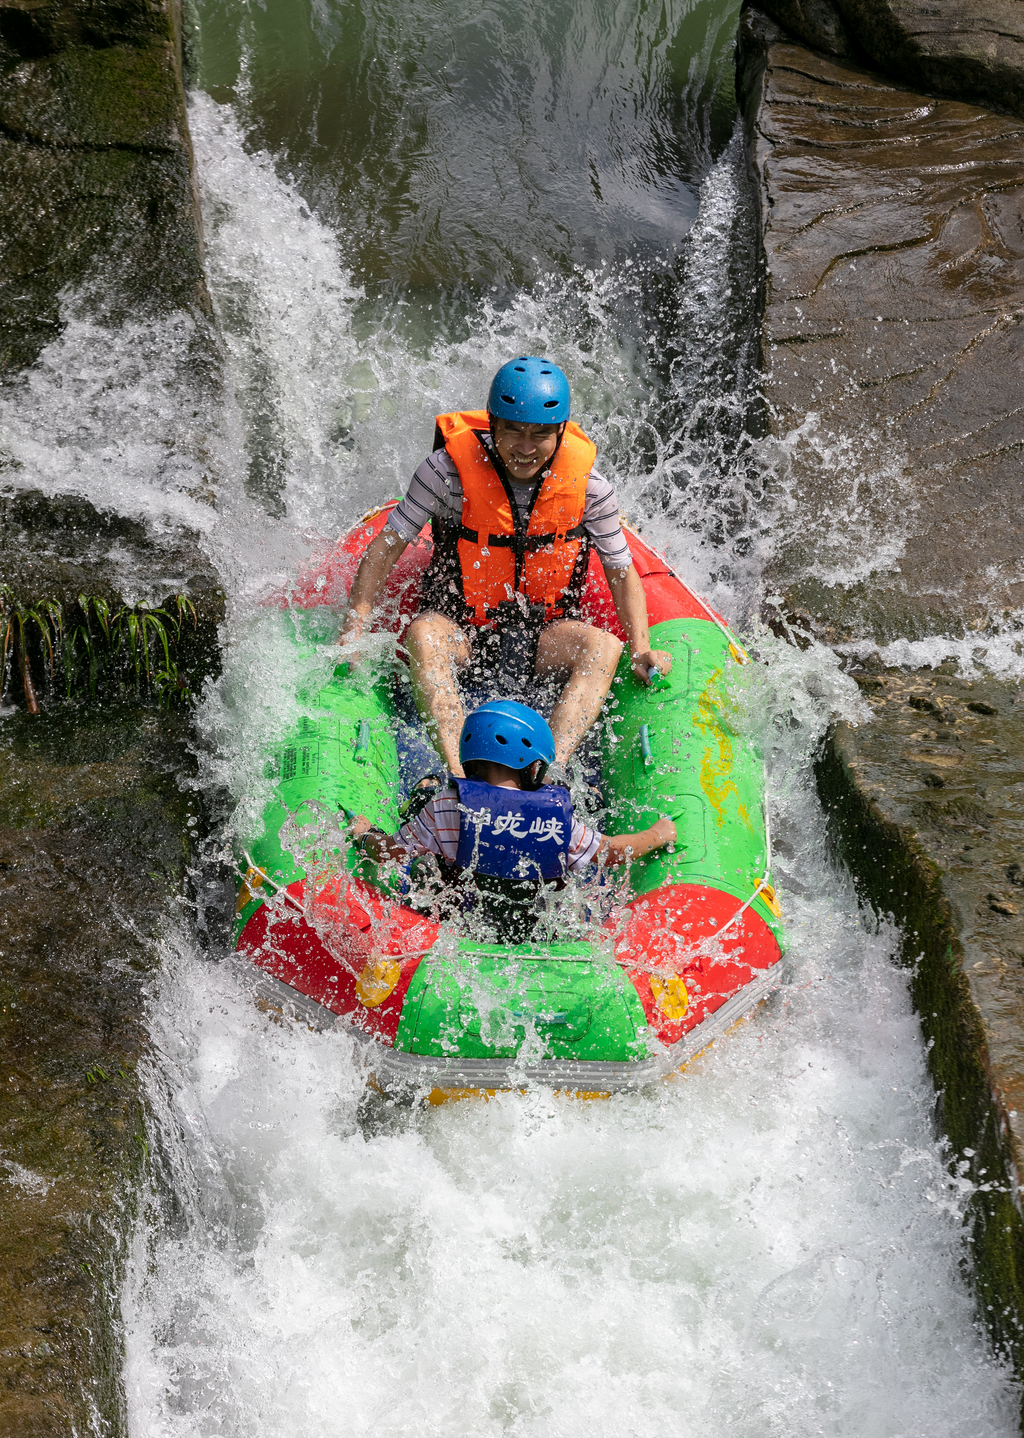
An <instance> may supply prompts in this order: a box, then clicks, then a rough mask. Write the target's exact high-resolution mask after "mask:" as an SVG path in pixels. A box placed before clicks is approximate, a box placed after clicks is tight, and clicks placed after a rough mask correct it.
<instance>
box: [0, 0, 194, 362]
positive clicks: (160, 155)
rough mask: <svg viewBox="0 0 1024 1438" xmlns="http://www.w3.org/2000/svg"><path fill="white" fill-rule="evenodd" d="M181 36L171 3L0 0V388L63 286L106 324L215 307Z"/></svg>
mask: <svg viewBox="0 0 1024 1438" xmlns="http://www.w3.org/2000/svg"><path fill="white" fill-rule="evenodd" d="M179 32H180V26H179V21H178V15H177V10H176V8H175V3H174V0H96V3H85V0H3V3H2V4H0V244H2V251H0V380H2V377H3V375H4V374H5V373H8V374H9V373H13V372H16V371H17V370H19V369H20V368H22V367H23V366H25V365H27V364H30V363H31V362H32V360H34V359H35V357H36V355H37V354H38V353H39V350H40V349H41V348H42V346H43V345H44V344H46V343H47V341H48V340H50V339H52V338H53V337H54V336H55V335H56V334H57V333H58V332H59V328H60V323H61V318H60V297H61V294H62V292H64V291H66V290H67V291H74V292H76V293H77V294H78V296H79V301H80V302H84V301H85V300H86V299H87V298H88V299H90V300H91V303H92V306H93V307H94V309H95V310H96V311H97V312H99V313H102V314H104V315H107V316H109V317H111V318H116V317H117V316H118V315H119V314H129V313H130V314H133V315H136V316H138V315H148V314H154V313H163V312H166V311H168V310H172V309H178V308H188V307H191V306H196V307H199V308H200V309H204V310H205V309H208V307H209V298H208V296H207V293H206V286H205V282H204V279H203V271H202V257H201V242H200V233H199V222H198V211H197V208H196V206H195V204H194V202H193V200H194V197H193V193H192V178H191V153H190V148H189V139H188V129H187V126H186V123H185V98H184V91H183V88H182V83H181V61H180V55H181V48H180V33H179ZM89 291H91V294H89Z"/></svg>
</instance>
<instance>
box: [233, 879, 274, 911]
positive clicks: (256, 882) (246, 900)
mask: <svg viewBox="0 0 1024 1438" xmlns="http://www.w3.org/2000/svg"><path fill="white" fill-rule="evenodd" d="M266 877H267V876H266V874H265V873H264V872H263V870H262V869H246V871H245V878H244V879H243V880H242V887H241V888H240V889H239V891H238V900H237V902H236V904H235V913H236V914H240V913H241V912H242V910H243V909H244V908H245V906H246V904H251V903H252V901H253V899H258V898H259V894H257V893H256V890H257V889H258V888H259V887H260V885H261V884H262V883H263V880H264V879H265V878H266Z"/></svg>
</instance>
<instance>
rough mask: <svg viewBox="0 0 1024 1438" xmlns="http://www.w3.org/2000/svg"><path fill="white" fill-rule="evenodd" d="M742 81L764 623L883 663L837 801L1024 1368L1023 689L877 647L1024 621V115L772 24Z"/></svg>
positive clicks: (844, 38) (982, 1262)
mask: <svg viewBox="0 0 1024 1438" xmlns="http://www.w3.org/2000/svg"><path fill="white" fill-rule="evenodd" d="M801 5H803V0H787V8H786V10H785V12H783V11H782V10H781V9H779V8H778V7H773V13H775V14H777V15H779V16H780V17H783V18H785V19H786V23H788V24H789V25H791V26H792V28H793V30H794V31H795V32H796V33H798V34H802V35H804V36H806V37H807V38H808V39H810V40H812V42H813V43H815V44H816V45H818V46H819V48H821V49H832V50H833V52H836V51H839V50H842V49H844V48H846V49H849V50H852V51H854V52H859V53H861V54H863V52H864V50H865V49H866V48H867V46H866V42H864V41H863V33H864V32H863V26H865V25H868V24H876V25H877V28H878V33H877V35H875V36H874V37H873V43H875V44H876V46H877V47H878V51H879V53H882V52H883V51H885V47H886V45H889V43H890V40H891V38H892V37H891V30H887V29H886V26H887V25H889V20H887V19H886V16H887V14H888V13H889V12H888V11H887V10H886V9H885V7H881V6H879V7H877V8H876V9H875V10H873V11H871V12H870V14H869V12H868V10H867V8H865V7H863V6H860V5H857V6H855V5H853V4H841V5H839V6H838V7H834V14H836V15H838V16H839V19H840V20H841V21H842V24H843V27H844V28H843V29H842V31H840V30H838V29H837V30H835V32H834V35H833V38H832V39H831V40H830V39H829V36H828V35H826V34H825V32H824V30H823V29H822V26H823V25H824V23H825V22H824V20H822V15H823V14H824V16H825V20H827V18H828V8H829V7H828V5H827V3H826V0H823V4H822V5H821V6H819V7H818V9H817V10H816V11H815V12H814V13H815V14H816V15H817V20H815V21H814V25H816V26H817V29H816V30H815V29H814V26H813V25H812V24H811V20H812V19H813V16H812V12H811V11H810V10H809V9H808V7H807V6H806V5H803V8H802V9H800V6H801ZM797 10H799V14H797V13H796V11H797ZM900 13H901V15H903V16H904V18H906V17H907V16H910V15H911V10H910V8H909V7H906V8H904V10H902V11H901V12H900ZM952 13H953V12H952V11H951V10H945V9H943V7H942V6H939V7H936V8H935V10H934V11H933V12H932V18H933V19H934V21H935V26H936V27H937V28H936V29H935V30H934V32H933V33H934V34H935V35H938V33H939V29H941V25H942V24H944V23H946V21H947V20H948V19H949V16H950V15H951V14H952ZM1022 13H1024V12H1022ZM994 14H995V12H991V13H990V15H989V17H988V18H989V20H993V17H994ZM872 16H873V17H874V18H873V19H872ZM974 22H977V16H975V17H974ZM908 23H909V22H908ZM915 23H916V22H915ZM986 23H987V22H986ZM1015 23H1016V22H1015ZM858 27H860V28H858ZM858 36H860V37H861V39H860V43H859V44H858ZM887 36H888V37H889V38H888V39H887ZM964 36H965V37H966V39H965V43H966V40H968V39H969V36H968V34H967V28H966V27H965V29H964ZM1004 38H1006V39H1007V43H1009V39H1012V36H1009V37H1004ZM892 43H893V45H895V42H894V41H893V42H892ZM923 43H924V42H923V41H922V45H923ZM936 43H938V41H936ZM885 53H886V54H887V55H888V57H889V59H888V61H887V63H890V62H891V65H892V66H893V67H896V66H897V65H898V60H897V59H895V58H893V56H896V55H897V49H893V48H892V46H890V49H889V50H888V51H885ZM902 73H903V74H905V75H909V74H915V75H919V74H921V71H920V70H914V69H913V67H912V66H909V65H908V66H906V67H904V69H903V72H902ZM936 88H938V85H937V84H936ZM739 91H740V94H741V96H742V97H743V103H744V104H745V106H746V115H747V122H748V136H749V141H750V150H749V153H750V158H751V163H752V167H753V171H754V179H755V184H756V187H757V193H758V200H759V205H760V216H761V232H762V239H763V250H764V275H765V309H764V316H763V324H762V336H761V339H762V362H763V367H764V371H765V394H766V398H767V401H768V422H769V428H770V430H771V431H772V432H773V433H774V435H775V436H776V439H777V441H778V444H777V456H778V465H777V468H776V471H775V492H774V497H775V505H774V511H775V513H776V514H777V515H778V529H777V534H776V548H775V555H774V560H773V564H772V567H771V570H770V581H769V582H770V583H774V586H775V588H776V590H777V592H776V593H775V594H774V595H773V596H771V597H770V599H769V602H768V614H767V616H766V617H768V619H769V622H770V623H772V625H773V627H774V628H776V629H777V631H778V632H781V633H783V634H785V635H786V636H787V637H788V638H790V639H791V640H794V641H795V642H797V643H800V644H802V645H806V644H807V643H809V642H810V639H811V637H812V636H815V637H817V638H818V639H821V640H824V641H825V642H828V643H832V644H843V645H844V649H845V652H846V653H849V652H850V651H851V650H853V651H854V652H858V653H860V654H861V655H862V656H865V655H866V656H867V658H866V659H864V658H862V660H861V668H860V669H859V671H857V678H858V681H859V683H860V685H861V689H862V692H863V694H864V696H865V698H867V699H868V701H869V703H870V704H871V707H872V710H873V717H872V720H871V722H869V723H863V724H861V725H859V726H858V727H855V728H854V727H851V726H850V725H846V724H841V725H839V726H838V727H837V729H836V731H835V733H834V734H833V735H832V736H831V738H830V740H829V742H828V743H827V744H826V746H825V749H824V752H823V754H822V757H821V762H820V765H819V775H818V778H819V787H820V790H821V793H822V797H823V800H824V802H825V804H826V806H827V808H828V810H829V812H830V818H831V824H832V831H833V835H834V839H835V843H836V847H837V851H838V853H839V855H840V856H841V857H842V858H843V859H844V860H845V862H846V863H847V864H848V865H849V867H850V869H851V871H852V872H853V874H854V877H855V879H856V881H857V883H858V885H859V888H860V891H861V894H862V896H863V898H864V900H865V902H866V903H867V904H869V905H870V906H871V907H872V908H874V910H875V911H876V912H877V913H879V914H880V915H883V916H885V915H892V916H893V917H894V918H895V920H896V921H897V922H898V924H899V925H900V928H901V931H902V934H903V943H902V957H903V961H904V962H905V963H906V964H907V965H908V967H910V968H911V969H912V970H913V977H912V981H911V989H912V993H913V997H914V1001H915V1004H916V1006H917V1008H918V1011H919V1013H920V1017H921V1023H922V1028H923V1030H924V1033H925V1036H926V1038H927V1040H928V1042H929V1053H928V1061H929V1064H930V1066H931V1069H932V1073H933V1075H934V1078H935V1083H936V1089H937V1095H938V1113H937V1117H938V1121H939V1124H940V1126H941V1127H942V1129H943V1130H944V1131H945V1133H946V1134H947V1135H948V1137H949V1140H950V1144H951V1161H952V1162H953V1163H955V1164H956V1165H957V1167H958V1171H959V1172H960V1173H962V1174H963V1175H964V1176H966V1177H967V1178H969V1179H971V1180H973V1182H974V1183H975V1184H976V1189H975V1192H974V1195H973V1198H972V1200H971V1206H970V1225H971V1241H972V1258H973V1264H972V1267H973V1274H974V1281H975V1285H976V1291H977V1295H978V1300H979V1313H980V1315H981V1316H982V1318H983V1320H984V1322H985V1323H986V1325H987V1327H988V1329H989V1332H990V1334H991V1336H992V1338H993V1341H994V1344H995V1346H996V1349H997V1351H999V1352H1001V1353H1004V1354H1006V1355H1007V1356H1008V1357H1009V1359H1010V1360H1011V1362H1012V1363H1013V1365H1014V1367H1015V1369H1016V1371H1017V1373H1018V1374H1019V1375H1021V1376H1022V1377H1024V1341H1022V1336H1021V1335H1022V1333H1024V1276H1022V1275H1024V1219H1022V1216H1021V1200H1020V1183H1021V1179H1022V1177H1024V1170H1022V1163H1024V1147H1022V1144H1024V1122H1022V1118H1021V1115H1024V858H1022V857H1021V850H1022V848H1024V818H1022V813H1024V811H1022V799H1024V704H1022V703H1021V700H1022V697H1024V694H1022V691H1021V690H1020V689H1019V688H1018V687H1017V686H1016V685H1014V684H1010V683H1004V682H1001V681H999V680H997V679H995V678H991V677H990V678H984V679H974V680H971V679H967V678H964V677H962V676H960V675H958V674H957V673H956V672H955V671H956V665H955V664H954V663H952V662H949V663H948V664H944V665H943V666H941V668H940V669H939V670H934V669H922V670H917V671H913V670H900V669H887V668H886V667H885V666H884V664H883V662H882V660H881V659H880V657H879V655H878V652H877V649H876V646H881V645H884V644H885V643H886V642H887V641H889V640H893V639H897V638H901V639H924V638H930V637H933V636H941V635H947V636H952V637H954V638H955V637H958V636H960V637H962V636H964V635H965V634H971V633H972V631H977V632H978V644H979V650H978V651H977V652H978V653H980V654H981V657H982V662H983V657H984V638H983V633H984V631H985V630H987V629H990V628H993V627H998V626H1000V625H1001V624H1003V623H1005V622H1006V621H1007V620H1008V619H1010V618H1011V616H1012V615H1013V614H1014V613H1015V612H1016V611H1018V610H1019V609H1020V607H1021V606H1022V604H1024V569H1022V568H1021V554H1022V544H1021V540H1022V528H1021V523H1020V519H1019V505H1020V502H1019V495H1020V492H1021V479H1022V477H1024V466H1022V459H1024V431H1022V428H1021V387H1020V375H1021V373H1022V360H1024V143H1022V142H1024V126H1022V122H1021V121H1019V120H1015V119H1012V118H1007V117H1006V116H1004V115H1000V114H995V113H993V112H991V111H989V110H985V109H981V108H979V107H978V106H976V105H968V104H964V103H960V102H957V101H953V100H948V99H945V100H941V99H936V98H935V97H934V96H933V95H928V94H924V93H921V92H920V91H917V90H913V89H909V88H905V87H904V83H902V82H896V81H892V80H887V79H884V78H883V77H882V76H880V75H878V74H874V73H871V72H869V71H867V70H865V69H863V68H861V67H860V66H859V65H858V64H855V63H854V62H853V61H851V60H849V59H841V58H835V57H833V58H828V57H827V56H825V55H823V54H820V53H815V52H814V51H812V50H809V49H807V48H805V47H804V46H801V45H798V44H795V43H793V42H792V41H791V40H790V39H789V38H788V37H787V36H786V35H785V34H784V33H783V32H781V31H780V30H779V29H778V27H777V26H776V25H775V24H773V23H772V22H771V21H770V20H766V19H765V18H764V16H762V15H759V14H758V13H757V12H755V11H750V10H748V11H747V12H746V13H745V14H744V16H743V18H742V21H741V45H740V57H739ZM1007 93H1008V94H1009V92H1007ZM1011 98H1012V96H1011ZM1013 103H1014V104H1017V101H1016V100H1014V101H1013ZM1009 105H1010V99H1007V100H1006V102H1005V107H1007V108H1008V107H1009ZM1011 622H1012V621H1011ZM947 668H948V669H949V670H950V672H948V673H947V672H945V670H946V669H947Z"/></svg>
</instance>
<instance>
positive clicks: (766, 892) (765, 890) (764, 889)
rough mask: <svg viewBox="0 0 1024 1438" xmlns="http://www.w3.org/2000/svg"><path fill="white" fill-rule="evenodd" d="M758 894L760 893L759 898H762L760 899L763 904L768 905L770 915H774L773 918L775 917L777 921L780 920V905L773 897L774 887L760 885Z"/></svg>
mask: <svg viewBox="0 0 1024 1438" xmlns="http://www.w3.org/2000/svg"><path fill="white" fill-rule="evenodd" d="M760 893H761V898H762V899H763V900H764V901H765V903H766V904H767V905H768V907H769V909H771V911H772V913H773V914H774V915H775V917H776V918H777V919H781V918H782V905H781V904H780V903H779V901H778V899H777V898H776V897H775V887H774V885H772V884H762V885H761V890H760Z"/></svg>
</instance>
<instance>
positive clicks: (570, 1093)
mask: <svg viewBox="0 0 1024 1438" xmlns="http://www.w3.org/2000/svg"><path fill="white" fill-rule="evenodd" d="M526 1092H528V1090H526V1089H524V1088H432V1089H431V1090H430V1092H429V1093H428V1094H427V1096H426V1098H425V1100H424V1102H425V1103H429V1104H432V1105H433V1106H434V1107H435V1108H437V1107H439V1106H440V1105H441V1104H445V1103H462V1101H463V1100H464V1099H483V1100H484V1102H487V1101H488V1100H490V1099H492V1098H494V1097H495V1095H496V1094H499V1093H526ZM554 1092H555V1093H556V1094H558V1095H559V1096H560V1097H561V1098H573V1099H577V1098H578V1099H595V1098H611V1094H610V1093H604V1092H602V1091H601V1090H600V1089H568V1088H566V1089H555V1090H554Z"/></svg>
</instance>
